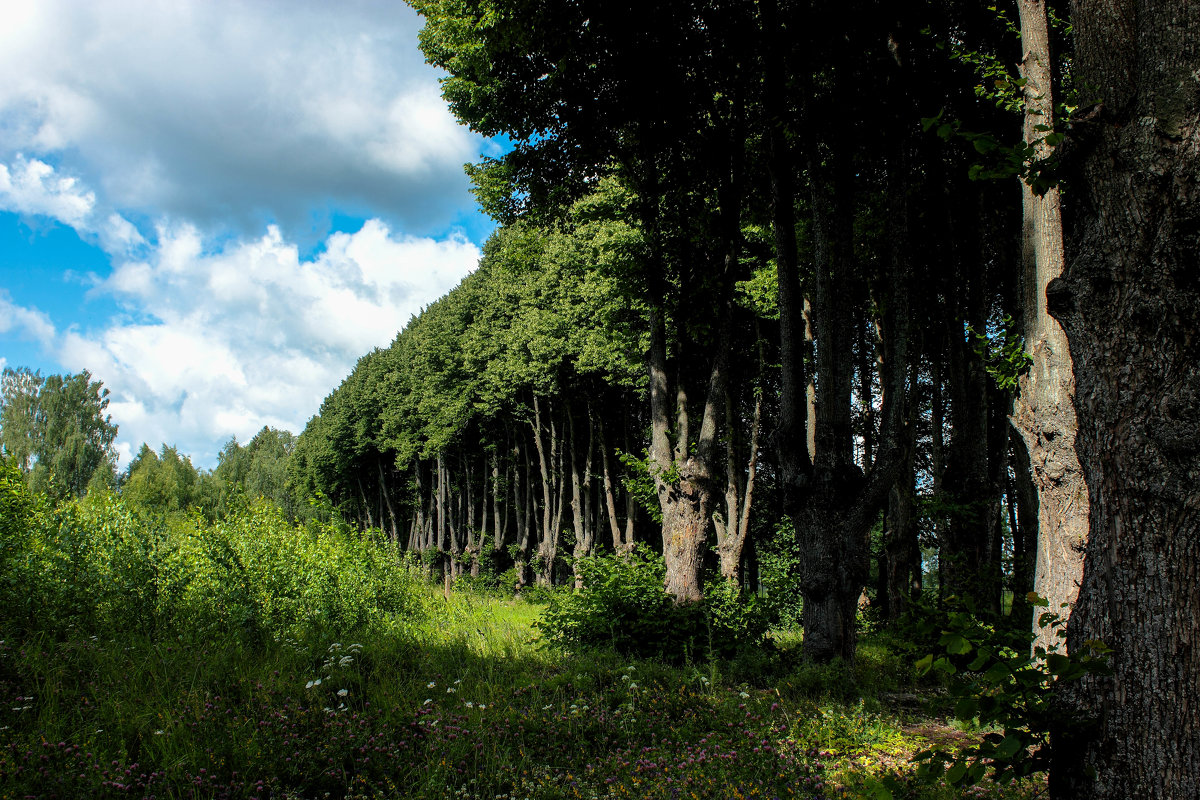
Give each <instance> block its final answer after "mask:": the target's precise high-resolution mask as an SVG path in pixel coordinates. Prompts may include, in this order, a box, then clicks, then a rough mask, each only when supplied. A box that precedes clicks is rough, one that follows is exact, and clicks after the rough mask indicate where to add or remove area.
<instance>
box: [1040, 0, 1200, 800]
mask: <svg viewBox="0 0 1200 800" xmlns="http://www.w3.org/2000/svg"><path fill="white" fill-rule="evenodd" d="M1072 12H1073V13H1072V22H1073V24H1074V34H1075V43H1076V45H1075V54H1074V55H1075V58H1074V69H1075V75H1076V80H1077V81H1078V85H1079V86H1081V87H1084V90H1085V91H1086V92H1088V93H1089V94H1090V96H1091V99H1095V100H1096V101H1098V102H1097V104H1096V105H1095V106H1093V107H1092V108H1091V109H1090V110H1089V111H1088V112H1087V113H1086V114H1085V116H1084V120H1083V121H1080V122H1078V123H1076V124H1075V125H1074V126H1073V129H1072V133H1071V138H1070V140H1069V143H1068V144H1069V147H1070V150H1069V152H1068V153H1067V154H1065V156H1064V157H1065V158H1066V159H1067V180H1068V185H1069V186H1070V188H1071V197H1072V199H1071V203H1070V205H1069V206H1067V207H1066V208H1065V209H1064V223H1065V227H1066V229H1067V230H1068V232H1069V235H1068V236H1067V242H1068V247H1067V251H1066V262H1065V268H1064V270H1063V275H1062V277H1061V278H1059V279H1058V280H1055V281H1053V282H1052V283H1051V284H1050V286H1049V287H1048V288H1047V291H1046V294H1047V300H1048V303H1049V308H1050V312H1051V313H1052V314H1053V315H1054V316H1055V317H1056V318H1057V319H1058V320H1059V321H1060V322H1061V323H1062V325H1063V328H1064V330H1065V331H1066V334H1067V339H1068V341H1069V343H1070V348H1071V355H1072V360H1073V363H1074V367H1075V383H1076V394H1075V401H1076V411H1077V413H1078V425H1079V432H1078V437H1077V439H1076V446H1077V449H1078V453H1079V457H1080V461H1081V463H1082V464H1083V468H1084V475H1085V477H1086V480H1087V485H1088V490H1089V503H1090V524H1089V529H1090V530H1089V539H1088V548H1087V553H1086V556H1085V559H1084V567H1083V583H1082V585H1081V587H1080V591H1079V598H1078V601H1077V603H1076V606H1075V610H1074V612H1073V614H1072V616H1071V622H1070V625H1069V627H1068V639H1067V644H1068V648H1069V650H1070V651H1071V652H1080V651H1081V650H1082V649H1083V648H1085V647H1086V646H1087V642H1088V641H1089V640H1094V639H1100V640H1103V641H1104V642H1105V643H1106V644H1107V645H1108V646H1109V647H1111V648H1112V651H1113V652H1112V656H1111V664H1110V665H1111V668H1112V673H1111V674H1110V675H1105V676H1091V677H1089V678H1087V679H1086V680H1085V681H1083V682H1082V683H1081V684H1080V685H1078V686H1073V687H1071V688H1070V689H1069V690H1068V692H1067V694H1066V696H1065V698H1064V702H1065V703H1066V705H1067V707H1068V708H1070V709H1072V710H1074V711H1076V712H1079V713H1081V714H1083V715H1084V716H1085V717H1087V718H1088V719H1090V721H1091V724H1090V725H1089V726H1085V727H1082V728H1070V727H1066V728H1064V729H1063V730H1061V731H1059V732H1058V735H1057V736H1056V738H1055V758H1056V761H1055V763H1054V765H1053V767H1052V771H1051V792H1052V794H1053V795H1054V796H1055V797H1058V798H1098V799H1099V800H1116V798H1122V799H1124V798H1131V797H1138V798H1163V799H1164V800H1165V799H1166V798H1171V800H1183V798H1194V797H1200V736H1197V733H1196V732H1197V731H1200V681H1198V680H1197V676H1198V675H1200V646H1197V643H1200V613H1197V609H1200V479H1198V478H1200V335H1197V331H1200V280H1198V275H1200V273H1198V272H1197V268H1196V254H1197V253H1198V252H1200V2H1196V0H1074V2H1073V3H1072Z"/></svg>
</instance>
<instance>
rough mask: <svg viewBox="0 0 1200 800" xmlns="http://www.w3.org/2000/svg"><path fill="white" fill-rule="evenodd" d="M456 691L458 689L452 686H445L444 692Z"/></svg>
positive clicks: (451, 692) (452, 692)
mask: <svg viewBox="0 0 1200 800" xmlns="http://www.w3.org/2000/svg"><path fill="white" fill-rule="evenodd" d="M456 691H458V690H457V689H455V688H454V687H453V686H447V687H446V694H454V693H455V692H456Z"/></svg>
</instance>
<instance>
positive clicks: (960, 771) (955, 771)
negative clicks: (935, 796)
mask: <svg viewBox="0 0 1200 800" xmlns="http://www.w3.org/2000/svg"><path fill="white" fill-rule="evenodd" d="M966 774H967V762H965V761H957V762H955V764H954V766H952V767H951V768H950V769H949V770H948V771H947V772H946V783H952V784H956V783H958V782H959V781H961V780H962V779H963V776H964V775H966Z"/></svg>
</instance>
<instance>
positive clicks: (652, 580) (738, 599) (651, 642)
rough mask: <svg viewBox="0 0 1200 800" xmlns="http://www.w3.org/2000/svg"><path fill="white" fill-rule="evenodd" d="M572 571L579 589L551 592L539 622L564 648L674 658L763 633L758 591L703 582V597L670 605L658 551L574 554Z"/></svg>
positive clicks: (729, 648)
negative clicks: (748, 592) (609, 649)
mask: <svg viewBox="0 0 1200 800" xmlns="http://www.w3.org/2000/svg"><path fill="white" fill-rule="evenodd" d="M575 570H576V573H577V574H578V575H580V576H581V577H582V579H583V587H584V588H583V589H582V590H580V591H578V592H574V593H571V594H565V593H564V594H558V595H555V596H553V597H552V598H551V600H550V603H549V606H548V608H547V609H546V613H545V615H544V617H543V619H542V621H541V622H540V623H539V627H540V628H541V629H542V631H543V634H544V636H545V638H546V639H547V640H548V641H549V642H551V643H553V644H555V645H557V646H560V647H562V648H564V649H568V650H572V649H578V648H588V647H597V646H609V647H612V648H613V649H614V650H616V651H617V652H619V653H621V654H623V655H631V656H637V657H643V658H648V657H656V658H661V659H664V660H666V661H670V662H676V663H678V662H681V661H686V660H695V661H700V660H705V659H707V658H708V657H710V656H720V657H729V656H732V655H733V654H735V653H736V652H737V651H738V650H739V649H741V648H744V647H747V646H760V645H762V644H763V641H764V639H765V636H766V631H767V616H766V613H765V609H764V608H763V606H762V604H761V603H760V602H759V601H758V598H756V597H752V596H751V597H747V596H744V595H743V594H742V593H741V592H739V591H738V589H737V587H736V586H733V585H731V584H727V583H725V582H717V581H710V582H709V584H708V585H707V587H706V597H705V599H704V600H702V601H700V602H697V603H684V604H677V603H675V602H674V600H673V599H672V598H671V596H670V595H668V594H667V593H666V592H665V591H664V590H663V578H664V577H665V574H666V566H665V564H664V563H663V560H662V557H661V556H659V555H657V554H656V553H654V552H653V551H651V550H650V549H649V548H647V547H645V546H644V545H638V547H637V548H635V549H634V550H633V551H632V552H631V553H629V554H628V555H604V556H591V557H586V558H581V559H579V560H578V561H576V563H575Z"/></svg>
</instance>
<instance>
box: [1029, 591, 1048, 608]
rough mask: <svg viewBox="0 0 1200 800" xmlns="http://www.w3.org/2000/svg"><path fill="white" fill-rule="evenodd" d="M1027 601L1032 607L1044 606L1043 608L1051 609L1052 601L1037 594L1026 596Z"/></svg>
mask: <svg viewBox="0 0 1200 800" xmlns="http://www.w3.org/2000/svg"><path fill="white" fill-rule="evenodd" d="M1025 600H1026V602H1028V603H1029V604H1030V605H1032V606H1042V607H1043V608H1049V607H1050V601H1049V600H1047V599H1046V598H1044V597H1042V596H1041V595H1040V594H1038V593H1037V592H1030V593H1029V594H1027V595H1025Z"/></svg>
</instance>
